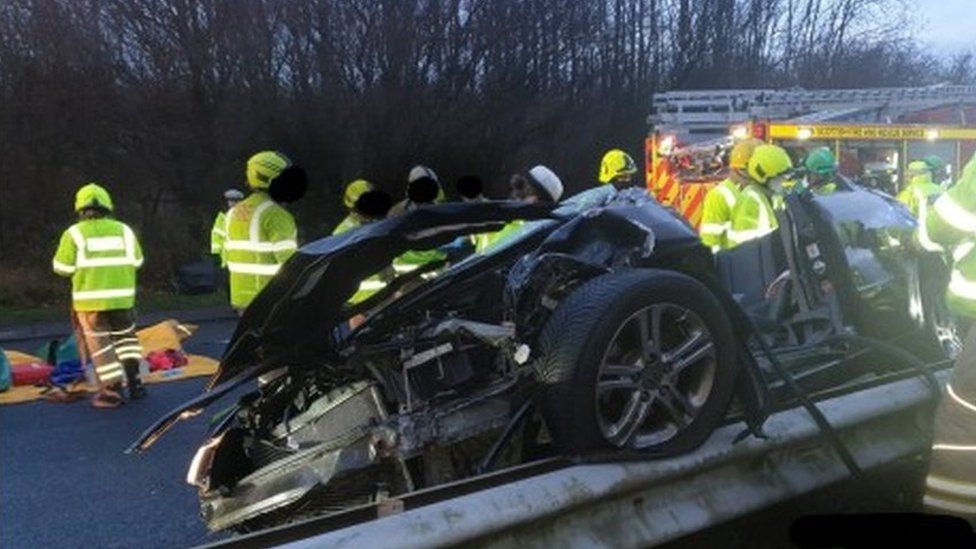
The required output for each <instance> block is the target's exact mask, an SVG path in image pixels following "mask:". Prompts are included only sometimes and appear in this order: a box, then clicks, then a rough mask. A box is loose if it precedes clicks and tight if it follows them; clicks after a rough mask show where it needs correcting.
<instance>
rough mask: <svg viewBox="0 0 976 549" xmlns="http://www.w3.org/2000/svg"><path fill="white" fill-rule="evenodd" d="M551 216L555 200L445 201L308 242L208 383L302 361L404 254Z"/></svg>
mask: <svg viewBox="0 0 976 549" xmlns="http://www.w3.org/2000/svg"><path fill="white" fill-rule="evenodd" d="M549 217H553V207H552V206H551V205H541V204H523V203H516V202H484V203H477V204H445V205H439V206H430V207H422V208H418V209H416V210H413V211H411V212H409V213H407V214H404V215H402V216H399V217H395V218H392V219H387V220H384V221H380V222H376V223H372V224H369V225H365V226H362V227H359V228H357V229H356V230H353V231H349V232H346V233H343V234H341V235H337V236H330V237H327V238H323V239H320V240H316V241H314V242H311V243H309V244H307V245H305V246H303V247H302V248H301V249H299V250H298V252H297V253H296V254H295V255H293V256H292V257H291V258H290V259H289V260H288V261H287V262H285V264H284V265H283V266H282V268H281V270H280V271H279V272H278V274H277V275H276V276H275V277H274V278H273V279H272V280H271V282H270V283H269V284H268V285H267V286H266V287H265V288H264V289H263V290H262V291H261V293H260V294H258V296H257V297H256V298H255V299H254V301H253V302H252V303H251V305H250V306H249V307H248V308H247V309H246V311H245V312H244V315H243V316H242V317H241V320H240V322H239V323H238V325H237V328H236V330H235V331H234V335H233V336H232V337H231V340H230V343H229V345H228V347H227V351H226V352H225V353H224V356H223V358H222V359H221V365H220V369H219V370H218V371H217V373H216V374H214V376H213V377H212V378H211V380H210V383H209V385H208V388H212V387H214V386H216V385H217V384H219V383H221V382H223V381H225V380H227V379H229V378H231V377H234V376H235V375H237V374H238V373H240V372H241V371H242V370H244V369H248V368H249V367H253V366H255V365H258V366H259V367H258V368H256V369H255V370H254V375H257V374H260V373H263V372H266V371H269V370H272V369H274V368H277V367H280V366H282V365H285V364H288V363H289V362H293V361H301V360H302V358H303V357H301V356H297V355H295V353H302V352H307V351H308V349H310V348H315V347H318V348H322V347H323V346H325V347H327V346H328V345H329V341H330V334H331V331H332V329H333V328H335V327H336V326H337V325H338V324H340V323H342V322H344V321H345V320H347V319H348V314H347V312H346V311H344V306H345V304H346V303H347V301H348V300H349V298H350V297H351V296H352V295H353V294H354V293H355V292H356V290H357V289H358V286H359V283H360V281H362V280H364V279H365V278H367V277H369V276H371V275H373V274H375V273H378V272H380V271H382V270H383V269H384V268H386V267H388V266H389V265H390V263H391V262H392V261H393V259H394V258H396V257H397V256H399V255H401V254H403V253H404V252H407V251H409V250H428V249H433V248H437V247H438V246H442V245H444V244H448V243H450V242H452V241H453V240H455V239H456V238H458V237H460V236H465V235H469V234H473V233H478V232H490V231H497V230H499V229H501V228H502V227H503V226H504V225H505V223H508V222H511V221H514V220H537V219H545V218H549ZM309 343H311V345H309ZM293 355H294V356H293Z"/></svg>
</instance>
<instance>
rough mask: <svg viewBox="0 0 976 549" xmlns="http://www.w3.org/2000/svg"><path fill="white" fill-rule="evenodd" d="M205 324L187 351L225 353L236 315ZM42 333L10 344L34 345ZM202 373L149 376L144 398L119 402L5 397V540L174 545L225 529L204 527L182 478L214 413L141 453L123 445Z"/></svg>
mask: <svg viewBox="0 0 976 549" xmlns="http://www.w3.org/2000/svg"><path fill="white" fill-rule="evenodd" d="M199 325H200V329H199V331H198V332H197V333H196V334H195V335H194V336H193V337H191V338H190V339H189V340H188V341H187V343H186V349H187V351H188V352H191V353H199V354H205V355H208V356H213V357H219V355H220V353H221V352H222V350H223V346H224V342H225V340H226V339H227V338H228V337H230V334H231V331H232V330H233V326H234V323H233V322H232V321H228V320H223V321H219V322H201V323H200V324H199ZM42 343H43V340H36V339H34V340H30V339H28V340H20V341H8V342H6V343H4V344H3V345H5V346H7V347H8V348H12V349H17V350H21V351H25V352H32V351H34V350H35V349H37V347H39V346H40V345H41V344H42ZM204 382H205V378H195V379H189V380H184V381H174V382H171V383H163V384H157V385H150V386H149V387H148V390H149V397H148V398H147V399H145V400H142V401H136V402H130V403H128V404H127V405H125V406H123V407H122V408H119V409H113V410H102V409H96V408H93V407H91V406H89V405H88V404H87V402H85V401H80V402H74V403H71V404H54V403H47V402H35V403H28V404H15V405H8V406H0V547H3V548H5V549H19V548H37V547H52V548H53V547H58V548H74V547H78V548H86V549H91V548H93V547H99V548H109V547H112V548H114V547H119V548H122V547H139V548H146V549H154V548H167V549H169V548H181V547H192V546H195V545H200V544H202V543H206V542H208V541H216V540H218V539H221V537H220V536H214V535H209V534H208V533H207V530H206V528H205V527H204V525H203V522H201V521H200V520H199V519H198V517H197V511H198V507H197V499H196V493H195V491H194V489H193V488H192V487H191V486H189V485H187V484H186V483H185V482H184V480H183V479H184V478H185V476H186V468H187V465H188V464H189V460H190V459H191V458H192V455H193V452H194V450H196V448H197V446H199V444H200V442H201V441H202V439H203V437H204V434H205V432H206V427H207V421H208V418H209V417H211V415H212V414H207V413H205V414H201V415H200V416H197V417H196V418H193V419H192V420H189V421H184V422H182V423H181V424H179V425H177V426H176V427H174V428H173V429H172V430H171V431H170V432H169V433H168V434H167V436H165V437H163V438H162V439H160V441H159V442H158V443H157V444H156V445H155V446H153V448H152V449H151V450H150V451H149V452H147V453H146V454H144V455H125V454H123V453H122V451H123V449H125V448H126V447H127V446H128V445H129V444H130V443H131V442H132V441H133V440H134V439H135V437H136V436H137V435H138V434H139V433H140V432H142V431H143V430H144V429H145V428H146V427H148V426H149V425H150V424H151V423H152V422H153V421H154V420H155V419H157V418H158V417H160V416H161V415H163V414H164V413H165V412H167V411H169V410H170V409H172V408H174V407H176V406H177V405H178V404H180V403H182V402H184V401H186V400H188V399H190V398H192V397H193V396H195V395H197V394H199V393H200V391H201V390H202V388H203V384H204ZM214 409H215V410H217V409H219V405H217V407H216V408H214Z"/></svg>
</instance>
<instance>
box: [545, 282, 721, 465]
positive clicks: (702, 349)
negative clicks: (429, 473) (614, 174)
mask: <svg viewBox="0 0 976 549" xmlns="http://www.w3.org/2000/svg"><path fill="white" fill-rule="evenodd" d="M536 348H537V351H538V352H537V353H534V354H535V355H536V357H537V358H536V360H535V362H534V363H533V364H534V368H535V372H536V375H537V376H538V379H539V381H540V388H539V392H538V394H537V397H538V402H539V408H540V409H541V411H542V413H543V416H544V417H545V419H546V423H547V426H548V427H549V430H550V433H551V435H552V438H553V441H554V442H555V444H556V446H557V448H558V449H559V450H560V451H562V452H564V453H567V454H571V455H575V454H584V453H589V452H601V451H606V450H621V449H623V450H630V451H637V452H641V453H648V454H668V455H670V454H676V453H681V452H686V451H689V450H691V449H694V448H696V447H697V446H699V445H701V444H702V443H703V442H704V441H705V439H706V438H708V436H709V435H710V434H711V432H712V430H713V429H714V428H715V427H716V425H717V424H718V423H719V422H720V421H721V420H722V418H723V415H724V413H725V412H726V410H727V409H728V406H729V402H730V400H731V398H732V393H733V387H734V384H735V383H734V382H735V378H736V374H737V371H738V366H739V364H738V363H739V361H738V360H737V358H736V349H737V345H735V341H734V335H733V331H732V328H731V326H730V323H729V320H728V317H727V316H726V314H725V311H724V310H723V308H722V305H721V303H720V302H719V300H718V299H717V298H716V297H715V296H714V295H713V294H712V292H711V291H710V290H709V289H708V288H707V287H706V286H705V285H704V284H702V283H701V282H699V281H698V280H695V279H694V278H692V277H690V276H687V275H684V274H680V273H677V272H673V271H666V270H658V269H637V270H633V271H628V272H623V273H611V274H606V275H601V276H599V277H596V278H594V279H592V280H590V281H588V282H586V283H584V284H582V285H581V286H580V287H579V288H577V289H576V290H575V291H574V292H573V293H572V294H570V295H569V296H568V297H567V298H565V299H564V300H563V301H562V302H561V303H560V304H559V306H558V307H557V308H556V310H555V311H554V312H553V314H552V316H551V317H550V318H549V320H548V321H547V323H546V326H545V327H544V328H543V331H542V333H541V334H540V336H539V339H538V342H537V345H536Z"/></svg>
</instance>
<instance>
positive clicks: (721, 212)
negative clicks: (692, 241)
mask: <svg viewBox="0 0 976 549" xmlns="http://www.w3.org/2000/svg"><path fill="white" fill-rule="evenodd" d="M738 201H739V187H738V185H736V184H735V183H734V182H733V181H732V180H731V179H726V180H725V181H722V182H721V183H719V184H718V185H715V186H714V187H712V188H711V189H710V190H709V191H708V194H706V195H705V204H704V206H703V207H702V208H703V209H702V222H701V227H700V228H699V232H700V233H701V239H702V242H703V243H704V244H705V245H706V246H708V247H709V248H711V249H712V251H713V252H717V251H719V250H727V249H729V248H731V247H732V246H733V244H732V242H731V241H730V240H729V231H730V230H731V229H732V212H733V211H734V210H735V204H736V202H738Z"/></svg>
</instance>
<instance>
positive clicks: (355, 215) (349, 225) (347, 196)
mask: <svg viewBox="0 0 976 549" xmlns="http://www.w3.org/2000/svg"><path fill="white" fill-rule="evenodd" d="M372 190H374V187H373V184H372V183H370V182H369V181H366V180H365V179H357V180H355V181H350V182H349V184H347V185H346V190H345V192H344V193H343V195H342V203H343V205H344V206H345V207H346V210H347V211H348V212H349V213H348V214H347V215H346V217H345V218H344V219H343V220H342V221H340V222H339V224H338V225H337V226H336V228H335V229H333V230H332V234H334V235H336V234H342V233H344V232H346V231H348V230H349V229H353V228H355V227H358V226H360V225H362V224H363V222H364V221H365V219H364V215H363V214H362V213H361V212H359V211H357V210H356V201H358V200H359V197H361V196H362V195H363V194H365V193H367V192H369V191H372ZM384 215H385V214H384Z"/></svg>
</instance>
